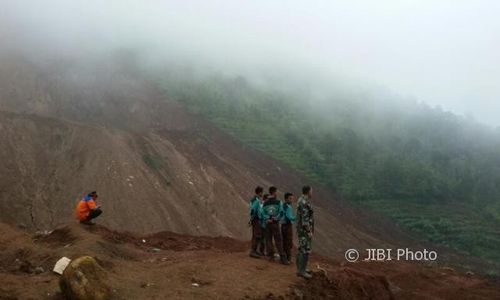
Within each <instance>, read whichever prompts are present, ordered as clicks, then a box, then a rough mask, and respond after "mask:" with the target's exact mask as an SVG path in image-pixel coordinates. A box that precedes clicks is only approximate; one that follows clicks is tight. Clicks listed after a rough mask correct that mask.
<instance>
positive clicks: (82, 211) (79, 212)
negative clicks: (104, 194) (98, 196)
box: [75, 195, 97, 221]
mask: <svg viewBox="0 0 500 300" xmlns="http://www.w3.org/2000/svg"><path fill="white" fill-rule="evenodd" d="M96 207H97V205H96V203H95V201H94V199H92V197H90V196H89V195H87V196H85V197H83V198H82V200H80V202H78V205H77V206H76V211H75V215H76V218H77V219H78V220H80V221H84V220H86V219H87V217H88V216H89V213H90V211H91V210H92V209H95V208H96Z"/></svg>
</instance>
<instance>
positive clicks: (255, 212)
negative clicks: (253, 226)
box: [249, 196, 262, 222]
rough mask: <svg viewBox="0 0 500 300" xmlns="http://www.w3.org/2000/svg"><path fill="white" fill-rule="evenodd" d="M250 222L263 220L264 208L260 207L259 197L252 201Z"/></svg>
mask: <svg viewBox="0 0 500 300" xmlns="http://www.w3.org/2000/svg"><path fill="white" fill-rule="evenodd" d="M249 213H250V222H252V221H253V220H262V208H261V206H260V199H259V197H258V196H254V197H253V198H252V199H251V200H250V210H249Z"/></svg>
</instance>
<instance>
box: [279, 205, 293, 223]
mask: <svg viewBox="0 0 500 300" xmlns="http://www.w3.org/2000/svg"><path fill="white" fill-rule="evenodd" d="M281 224H295V215H294V214H293V207H292V204H288V203H286V202H284V203H283V218H281Z"/></svg>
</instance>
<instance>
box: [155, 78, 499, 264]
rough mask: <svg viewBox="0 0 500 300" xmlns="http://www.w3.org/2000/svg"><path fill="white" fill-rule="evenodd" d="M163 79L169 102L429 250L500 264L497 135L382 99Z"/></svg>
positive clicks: (436, 111)
mask: <svg viewBox="0 0 500 300" xmlns="http://www.w3.org/2000/svg"><path fill="white" fill-rule="evenodd" d="M172 78H173V77H169V76H165V77H162V79H161V85H162V87H163V88H164V89H165V90H166V93H167V95H169V97H170V98H172V97H173V99H175V100H177V101H179V102H181V103H183V104H184V105H185V106H186V107H187V108H188V109H190V110H191V111H192V112H194V113H197V114H200V115H202V116H203V117H205V118H208V119H210V120H212V121H213V122H214V123H215V124H217V125H218V126H219V127H220V128H222V129H223V130H225V131H226V132H228V133H229V134H231V135H233V136H234V137H236V138H237V139H239V140H241V141H243V142H244V143H246V144H247V145H249V146H251V147H254V148H256V149H258V150H261V151H263V152H265V153H267V154H269V155H271V156H272V157H274V158H276V159H278V160H280V161H282V162H284V163H286V164H288V165H289V166H291V167H293V168H294V169H296V170H298V171H300V172H302V173H303V174H305V175H306V176H308V178H310V179H311V180H314V181H317V182H321V183H322V184H325V185H328V186H330V187H332V188H333V189H335V190H336V191H337V193H339V194H340V195H342V196H343V197H344V198H346V199H348V200H351V201H353V202H355V203H357V204H359V205H362V206H364V207H368V208H371V209H373V210H376V211H379V212H382V213H383V214H385V215H387V216H389V217H391V218H393V219H395V220H396V221H397V222H399V223H400V224H401V225H402V226H405V227H406V228H408V229H410V230H413V231H415V232H417V233H419V234H421V235H422V236H423V237H425V238H426V239H428V240H430V241H433V242H436V243H440V244H443V245H447V246H449V247H452V248H454V249H457V250H461V251H465V252H468V253H470V254H471V255H475V256H478V257H482V258H485V259H490V260H495V261H497V262H500V254H499V253H498V249H500V201H499V198H500V132H498V131H495V130H494V129H491V128H489V127H486V126H482V125H480V124H477V123H475V122H473V121H470V120H466V119H464V118H461V117H458V116H456V115H453V114H451V113H448V112H444V111H442V110H440V109H436V108H430V107H428V106H426V105H423V104H417V103H412V102H410V101H406V102H405V101H404V100H400V99H395V97H394V96H390V95H387V96H385V97H384V99H377V96H373V95H370V94H369V93H366V94H363V93H359V94H351V95H349V94H346V93H340V92H338V93H334V92H331V93H330V95H331V96H328V97H325V96H323V97H319V96H313V93H306V92H300V91H299V92H297V91H293V92H292V89H290V90H289V91H277V90H272V89H270V88H263V87H261V88H257V87H255V86H253V85H251V84H249V83H247V81H246V80H245V79H244V78H242V77H238V78H235V79H223V78H221V77H211V78H206V79H200V80H192V79H190V80H184V81H183V80H179V79H178V78H177V79H175V80H173V79H172ZM378 98H380V97H378Z"/></svg>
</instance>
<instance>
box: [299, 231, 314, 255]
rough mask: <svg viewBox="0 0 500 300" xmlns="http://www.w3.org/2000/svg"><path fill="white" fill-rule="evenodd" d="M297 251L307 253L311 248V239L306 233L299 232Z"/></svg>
mask: <svg viewBox="0 0 500 300" xmlns="http://www.w3.org/2000/svg"><path fill="white" fill-rule="evenodd" d="M298 236H299V240H298V244H299V245H298V247H297V251H298V252H299V253H302V254H309V253H311V250H312V239H311V238H310V237H309V236H308V235H307V234H300V233H299V235H298Z"/></svg>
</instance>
